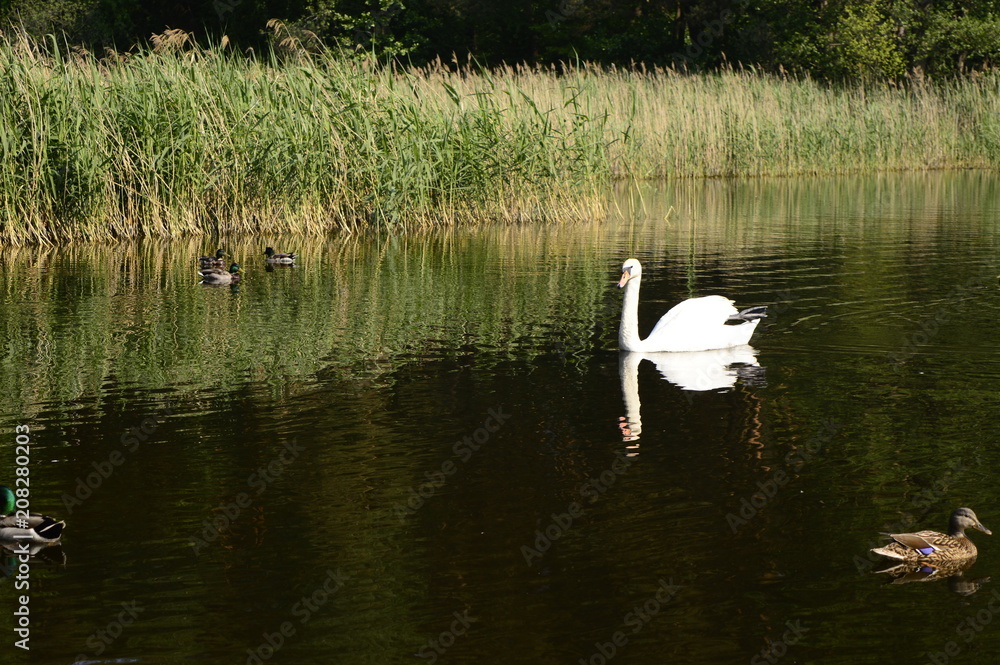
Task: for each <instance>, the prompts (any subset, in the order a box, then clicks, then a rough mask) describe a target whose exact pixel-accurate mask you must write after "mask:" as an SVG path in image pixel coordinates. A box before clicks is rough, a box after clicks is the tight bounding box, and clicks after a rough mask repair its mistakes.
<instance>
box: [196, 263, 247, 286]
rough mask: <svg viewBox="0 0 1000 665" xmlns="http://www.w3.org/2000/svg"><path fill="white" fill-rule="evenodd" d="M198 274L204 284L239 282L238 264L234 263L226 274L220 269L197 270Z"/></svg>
mask: <svg viewBox="0 0 1000 665" xmlns="http://www.w3.org/2000/svg"><path fill="white" fill-rule="evenodd" d="M198 274H199V275H201V279H202V281H203V282H205V283H206V284H233V283H235V282H238V281H240V278H241V277H242V275H240V264H239V263H234V264H233V265H231V266H229V270H228V272H227V271H226V270H223V269H222V268H205V269H204V270H199V271H198Z"/></svg>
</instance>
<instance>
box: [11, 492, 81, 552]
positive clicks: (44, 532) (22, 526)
mask: <svg viewBox="0 0 1000 665" xmlns="http://www.w3.org/2000/svg"><path fill="white" fill-rule="evenodd" d="M0 502H2V503H0V515H2V516H0V541H6V542H8V543H11V542H14V543H19V542H20V543H34V544H42V543H54V542H56V541H58V540H59V539H60V538H62V532H63V529H64V528H65V527H66V522H63V521H61V520H56V519H55V518H54V517H49V516H48V515H40V514H39V513H28V519H27V520H25V519H23V518H20V517H18V516H17V515H16V513H15V512H14V505H15V501H14V492H13V490H11V489H10V488H9V487H7V486H6V485H0Z"/></svg>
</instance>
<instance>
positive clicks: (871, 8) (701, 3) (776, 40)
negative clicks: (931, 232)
mask: <svg viewBox="0 0 1000 665" xmlns="http://www.w3.org/2000/svg"><path fill="white" fill-rule="evenodd" d="M0 18H4V19H6V21H7V22H14V23H18V24H20V25H22V26H23V27H24V28H25V29H26V30H27V31H28V32H30V33H32V34H34V35H38V36H40V35H45V34H57V35H62V34H65V35H66V38H67V39H68V40H69V41H70V42H71V43H79V44H85V45H88V46H90V47H91V48H102V47H105V46H111V47H114V48H118V49H127V48H129V47H130V46H132V45H133V44H136V43H141V42H144V41H147V40H148V39H149V37H150V35H152V34H154V33H160V32H163V31H164V30H165V29H167V28H173V29H182V30H185V31H188V32H191V33H193V34H194V35H195V37H196V38H197V39H198V40H199V41H202V42H207V41H211V40H219V39H221V37H222V35H227V36H228V38H229V40H230V43H231V44H233V45H234V46H235V47H242V48H250V47H253V48H260V47H262V46H265V45H266V43H267V41H268V39H269V38H270V37H269V33H268V31H267V30H266V29H265V26H266V24H267V22H268V20H269V19H272V18H277V19H281V20H282V21H283V24H284V25H285V26H286V30H287V31H294V32H296V33H297V34H300V35H308V36H309V38H310V39H311V38H312V36H313V35H315V37H316V38H317V39H318V40H319V41H320V42H322V43H324V44H326V45H328V46H339V47H342V48H344V49H347V50H348V51H350V52H355V53H360V52H366V53H374V54H376V55H378V56H379V57H384V58H391V57H395V58H399V59H403V60H406V61H409V62H412V63H414V64H421V63H424V62H427V61H429V60H432V59H434V58H436V57H441V58H442V59H444V60H450V59H451V58H452V56H453V55H454V56H456V57H457V58H458V59H459V60H460V61H465V59H466V57H468V55H469V54H471V55H472V56H474V57H475V58H476V60H478V61H479V62H481V63H485V64H496V63H499V62H507V63H515V62H530V63H542V64H545V63H552V62H560V61H569V60H574V59H577V58H579V59H581V60H586V61H590V62H597V63H602V64H617V65H626V66H627V65H631V64H632V63H643V64H645V65H647V66H654V65H658V66H675V67H687V68H688V69H691V70H706V69H712V68H716V67H719V66H724V65H727V64H729V65H742V66H747V67H749V66H752V67H759V68H763V69H765V70H771V71H776V70H781V69H783V70H786V71H791V72H808V73H810V74H812V75H813V76H816V77H823V78H831V79H842V78H857V77H876V78H886V77H888V78H895V77H899V76H903V75H905V74H906V73H907V72H913V71H920V72H922V73H925V74H927V75H932V76H948V75H955V74H962V73H965V72H968V71H971V70H976V69H983V68H988V67H992V66H994V65H995V64H997V62H998V59H1000V0H986V1H979V2H973V1H970V0H953V1H940V0H789V1H780V0H759V1H751V0H506V1H503V0H368V1H366V0H161V1H160V2H141V1H139V0H0Z"/></svg>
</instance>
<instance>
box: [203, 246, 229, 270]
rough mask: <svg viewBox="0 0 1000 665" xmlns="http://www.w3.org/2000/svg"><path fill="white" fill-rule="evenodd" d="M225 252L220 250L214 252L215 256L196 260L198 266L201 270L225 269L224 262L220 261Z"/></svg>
mask: <svg viewBox="0 0 1000 665" xmlns="http://www.w3.org/2000/svg"><path fill="white" fill-rule="evenodd" d="M225 255H226V252H225V251H223V250H222V249H217V250H215V256H202V257H200V258H199V259H198V264H199V265H200V266H201V267H202V268H225V267H226V262H225V261H224V260H223V259H222V257H223V256H225Z"/></svg>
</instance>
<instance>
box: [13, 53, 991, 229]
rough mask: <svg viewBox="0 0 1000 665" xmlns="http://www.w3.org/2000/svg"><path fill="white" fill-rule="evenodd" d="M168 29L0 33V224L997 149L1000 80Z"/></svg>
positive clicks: (589, 185)
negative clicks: (535, 58)
mask: <svg viewBox="0 0 1000 665" xmlns="http://www.w3.org/2000/svg"><path fill="white" fill-rule="evenodd" d="M170 43H171V42H170V40H166V39H161V40H159V41H158V42H157V45H156V47H155V48H150V49H146V50H141V51H138V52H135V53H131V54H110V55H108V56H107V57H104V58H99V57H96V56H94V55H91V54H87V53H82V52H79V51H73V50H67V49H66V48H65V47H63V46H62V45H61V44H59V43H58V41H56V40H51V41H50V42H49V43H47V44H44V45H40V44H37V43H33V42H31V41H30V40H28V39H27V38H26V37H24V36H23V35H18V34H13V35H6V36H3V37H2V38H0V158H2V159H0V214H2V215H3V219H4V224H3V227H2V229H0V240H3V241H5V242H11V243H19V242H39V241H41V242H45V241H55V240H62V239H107V238H128V237H138V236H154V237H176V236H181V235H187V234H206V233H208V234H216V233H261V232H279V233H324V232H328V231H330V230H346V231H357V230H361V229H368V228H376V229H399V230H407V229H413V228H419V227H424V226H431V225H452V224H461V223H476V222H481V221H490V220H499V221H523V220H534V219H572V218H590V217H592V216H594V215H602V214H606V212H607V210H606V207H605V205H604V200H605V199H604V196H603V193H604V192H605V191H606V189H607V185H608V183H609V181H610V180H612V179H633V180H635V179H649V178H663V177H668V178H671V177H706V176H708V177H714V176H763V175H791V174H802V173H838V172H874V171H884V170H917V169H929V168H945V167H987V168H992V167H995V166H996V164H997V163H998V161H1000V120H997V118H998V117H1000V116H998V115H997V113H996V112H995V111H996V109H997V106H998V94H997V77H996V76H994V75H981V76H977V77H972V78H966V79H961V80H956V81H953V82H946V83H929V82H926V81H916V80H913V81H908V82H906V83H905V84H900V85H894V84H864V85H858V86H833V85H828V84H824V83H820V82H816V81H812V80H809V79H796V78H789V77H780V76H772V75H765V74H758V73H754V72H751V71H723V72H718V73H716V74H710V75H701V76H689V75H681V74H678V73H675V72H672V71H669V70H655V71H646V70H635V69H632V70H622V69H613V68H612V69H599V68H595V67H591V66H588V65H586V64H577V65H576V66H575V67H571V68H569V69H567V70H565V71H563V72H559V73H557V72H555V71H554V70H547V69H539V68H528V67H501V68H496V69H493V70H484V69H481V68H476V67H473V66H466V67H459V68H457V70H456V69H455V68H452V67H446V66H444V65H443V64H442V63H437V64H436V65H433V66H429V67H425V68H411V69H401V68H393V67H385V66H383V67H379V66H372V65H369V64H366V63H364V62H358V61H353V60H347V59H343V58H340V57H338V56H337V55H336V54H333V53H329V52H325V53H319V54H317V53H305V52H298V53H294V52H293V53H288V52H287V51H286V52H283V53H282V54H281V55H279V54H278V53H273V54H271V55H270V56H269V57H267V58H252V57H248V56H246V55H243V54H239V53H234V52H232V51H231V50H229V49H228V48H226V47H225V46H223V45H218V46H213V47H212V48H208V49H202V48H199V47H197V46H196V45H192V44H191V43H190V42H189V41H188V40H186V38H185V39H183V40H180V41H179V42H175V43H174V45H173V46H172V47H170V46H169V44H170ZM165 44H166V45H167V46H164V45H165ZM178 44H180V45H178Z"/></svg>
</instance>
